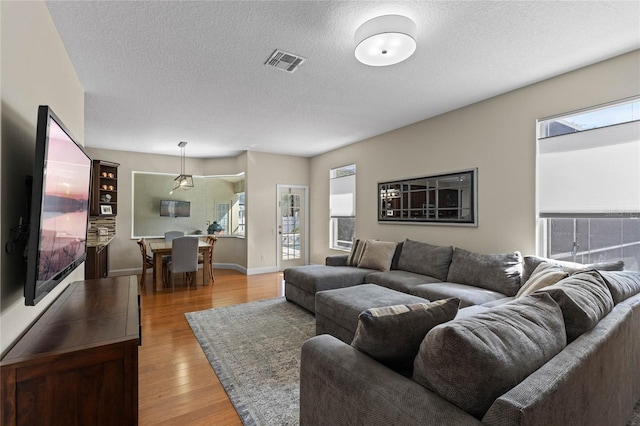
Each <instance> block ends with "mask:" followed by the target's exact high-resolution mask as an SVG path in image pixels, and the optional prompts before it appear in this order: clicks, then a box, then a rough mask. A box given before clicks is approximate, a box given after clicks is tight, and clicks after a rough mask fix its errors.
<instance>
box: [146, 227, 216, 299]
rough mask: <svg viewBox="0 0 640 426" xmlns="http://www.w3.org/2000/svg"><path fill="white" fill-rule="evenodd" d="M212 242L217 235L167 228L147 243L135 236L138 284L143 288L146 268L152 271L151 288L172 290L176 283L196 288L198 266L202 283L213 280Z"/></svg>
mask: <svg viewBox="0 0 640 426" xmlns="http://www.w3.org/2000/svg"><path fill="white" fill-rule="evenodd" d="M216 241H217V237H215V236H214V235H185V234H184V232H182V231H167V232H165V234H164V240H162V241H157V240H154V241H152V242H148V243H147V242H146V241H145V239H144V238H141V239H139V240H138V241H137V243H138V246H139V248H140V253H141V255H142V279H141V280H140V285H141V287H142V288H144V287H145V281H146V272H147V269H148V268H151V269H152V271H153V274H152V277H153V289H154V291H163V290H164V289H166V288H171V289H172V291H175V287H176V282H177V283H179V285H182V286H183V287H185V288H189V287H195V288H197V286H198V281H199V280H198V279H197V278H198V275H199V270H200V269H202V272H201V274H202V275H201V277H202V279H201V284H202V285H203V286H205V285H209V284H210V283H212V282H214V281H215V277H214V274H213V251H214V247H215V244H216ZM200 265H202V267H201V268H200Z"/></svg>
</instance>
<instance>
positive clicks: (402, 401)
mask: <svg viewBox="0 0 640 426" xmlns="http://www.w3.org/2000/svg"><path fill="white" fill-rule="evenodd" d="M346 424H353V425H355V424H363V425H390V424H401V425H416V426H417V425H426V424H428V425H452V424H455V425H481V424H482V423H480V421H479V420H478V419H476V418H475V417H473V416H471V415H470V414H468V413H466V412H465V411H463V410H461V409H460V408H458V407H456V406H455V405H453V404H451V403H449V402H448V401H446V400H445V399H443V398H441V397H440V396H439V395H436V394H435V393H433V392H431V391H429V390H427V389H426V388H424V387H422V386H421V385H419V384H417V383H416V382H414V381H413V380H411V379H409V378H406V377H404V376H402V375H400V374H398V373H396V372H394V371H392V370H390V369H389V368H387V367H385V366H383V365H382V364H380V363H378V362H377V361H375V360H374V359H372V358H370V357H369V356H367V355H365V354H363V353H362V352H360V351H358V350H357V349H355V348H353V347H351V346H349V345H347V344H346V343H344V342H342V341H340V340H338V339H336V338H335V337H333V336H330V335H328V334H323V335H320V336H316V337H313V338H311V339H309V340H307V341H306V342H305V344H304V345H303V346H302V358H301V366H300V425H301V426H311V425H346Z"/></svg>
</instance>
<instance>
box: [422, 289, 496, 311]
mask: <svg viewBox="0 0 640 426" xmlns="http://www.w3.org/2000/svg"><path fill="white" fill-rule="evenodd" d="M411 294H413V295H415V296H420V297H424V298H425V299H429V300H440V299H446V298H448V297H457V298H459V299H460V307H462V308H465V307H467V306H471V305H482V304H484V303H488V302H493V301H494V300H500V299H504V298H505V297H507V296H506V295H505V294H504V293H498V292H497V291H493V290H487V289H484V288H478V287H474V286H470V285H466V284H458V283H432V284H421V285H418V286H415V287H413V288H412V289H411Z"/></svg>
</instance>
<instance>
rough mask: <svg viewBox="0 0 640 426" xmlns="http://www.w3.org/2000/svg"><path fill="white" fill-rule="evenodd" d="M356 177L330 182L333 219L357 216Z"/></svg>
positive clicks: (335, 179) (343, 177)
mask: <svg viewBox="0 0 640 426" xmlns="http://www.w3.org/2000/svg"><path fill="white" fill-rule="evenodd" d="M355 192H356V175H355V174H353V175H348V176H341V177H336V178H333V179H331V180H330V181H329V193H330V195H329V203H330V204H329V205H330V209H331V213H330V214H331V217H332V218H333V217H353V216H355V215H356V197H355V195H356V194H355Z"/></svg>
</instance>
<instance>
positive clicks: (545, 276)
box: [516, 262, 569, 297]
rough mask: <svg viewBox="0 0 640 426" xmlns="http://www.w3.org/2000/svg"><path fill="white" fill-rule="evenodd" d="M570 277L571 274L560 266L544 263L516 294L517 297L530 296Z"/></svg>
mask: <svg viewBox="0 0 640 426" xmlns="http://www.w3.org/2000/svg"><path fill="white" fill-rule="evenodd" d="M568 276H569V273H568V272H565V270H564V269H562V268H561V267H560V266H559V265H556V264H555V263H549V262H542V263H541V264H539V265H538V267H537V268H536V269H535V271H533V274H531V276H530V277H529V279H528V280H527V282H525V283H524V284H523V285H522V287H520V290H518V293H516V297H524V296H528V295H530V294H531V293H533V292H534V291H536V290H540V289H541V288H544V287H549V286H550V285H553V284H555V283H557V282H558V281H560V280H563V279H565V278H567V277H568Z"/></svg>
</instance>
